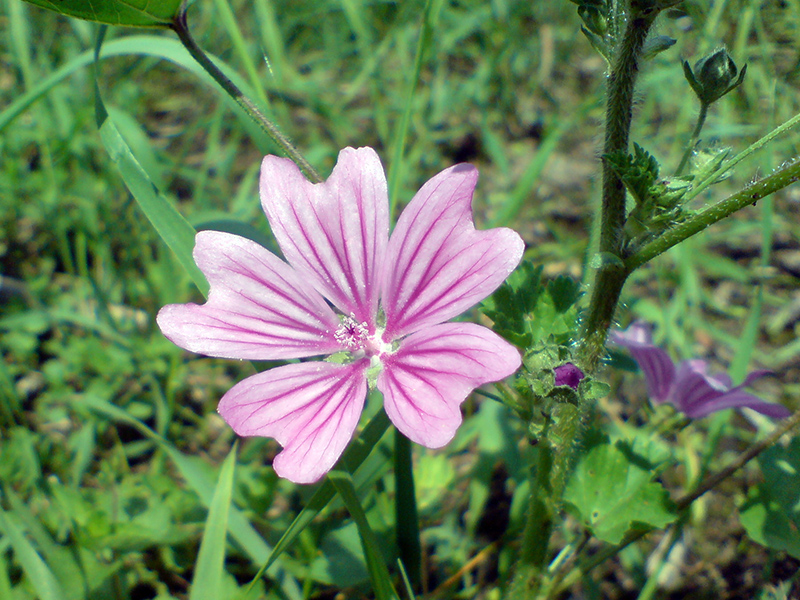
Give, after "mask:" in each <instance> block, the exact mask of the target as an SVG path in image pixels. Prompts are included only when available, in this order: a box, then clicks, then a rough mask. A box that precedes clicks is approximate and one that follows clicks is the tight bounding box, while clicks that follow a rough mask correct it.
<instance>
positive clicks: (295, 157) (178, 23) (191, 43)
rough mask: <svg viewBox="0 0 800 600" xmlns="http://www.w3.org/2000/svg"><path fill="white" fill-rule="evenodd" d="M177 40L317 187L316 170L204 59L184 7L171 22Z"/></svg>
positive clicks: (224, 76) (214, 66) (262, 114)
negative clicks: (188, 22)
mask: <svg viewBox="0 0 800 600" xmlns="http://www.w3.org/2000/svg"><path fill="white" fill-rule="evenodd" d="M170 28H171V29H172V30H173V31H174V32H175V33H176V34H177V36H178V39H180V41H181V43H182V44H183V46H184V48H186V50H187V51H188V52H189V54H191V55H192V57H193V58H194V59H195V60H196V61H197V62H198V63H199V64H200V66H201V67H203V69H205V71H206V73H208V74H209V75H210V76H211V77H212V78H213V79H214V81H216V82H217V83H218V84H219V85H220V86H221V87H222V89H223V90H225V92H226V93H227V94H228V95H229V96H230V97H231V98H233V99H234V100H235V101H236V103H237V104H238V105H239V106H241V107H242V108H243V109H244V111H245V112H246V113H247V114H248V115H249V116H250V118H251V119H253V120H254V121H255V122H256V123H258V125H259V126H260V127H261V128H262V129H263V130H264V131H265V132H266V133H267V135H269V137H270V138H272V141H274V142H275V144H277V146H278V147H279V148H280V149H281V150H282V151H283V152H284V153H285V154H286V156H288V157H289V158H290V159H292V161H293V162H294V163H295V164H296V165H297V166H298V167H300V170H301V171H302V172H303V174H304V175H305V176H306V177H308V179H309V180H310V181H312V182H313V183H319V182H321V181H322V177H320V174H319V173H317V171H316V169H314V167H312V166H311V164H310V163H309V162H308V161H307V160H306V159H305V157H304V156H303V155H302V154H300V152H299V151H298V150H297V148H295V146H294V144H292V143H291V142H290V141H289V138H287V137H286V136H285V135H284V134H283V133H282V132H281V130H280V129H278V126H277V125H275V123H273V122H272V121H270V120H269V119H268V118H267V117H266V116H264V113H262V112H261V111H260V110H259V108H258V107H257V106H256V105H255V103H254V102H253V101H252V100H250V98H248V97H247V96H245V95H244V93H243V92H242V90H240V89H239V88H238V87H237V86H236V84H235V83H233V82H232V81H231V80H230V79H229V78H228V77H227V76H226V75H225V74H224V73H223V72H222V71H220V70H219V68H218V67H217V65H215V64H214V62H213V61H212V60H211V59H210V58H209V57H208V55H207V54H206V53H205V52H204V51H203V49H202V48H201V47H200V46H199V45H198V44H197V42H196V41H195V40H194V38H193V37H192V35H191V33H189V27H188V26H187V23H186V7H184V8H183V9H182V10H181V12H180V13H179V14H178V16H177V17H176V18H175V21H174V22H173V23H172V25H171V27H170Z"/></svg>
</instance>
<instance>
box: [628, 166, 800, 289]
mask: <svg viewBox="0 0 800 600" xmlns="http://www.w3.org/2000/svg"><path fill="white" fill-rule="evenodd" d="M797 181H800V159H796V160H794V161H793V162H791V163H789V164H788V165H786V166H785V167H783V168H781V169H778V170H777V171H775V172H774V173H773V174H772V175H769V176H768V177H765V178H764V179H761V180H760V181H757V182H755V183H752V184H750V185H749V186H747V187H746V188H744V189H743V190H740V191H738V192H736V193H735V194H733V195H731V196H729V197H727V198H725V199H724V200H721V201H720V202H717V203H716V204H714V205H713V206H709V207H708V208H706V209H705V210H702V211H700V212H699V213H697V214H696V215H695V216H693V217H691V218H689V219H687V220H686V221H684V222H682V223H679V224H677V225H675V226H674V227H672V228H670V229H668V230H667V231H666V232H664V234H663V235H661V236H659V237H657V238H656V239H654V240H653V241H651V242H649V243H647V244H645V245H644V246H642V248H641V249H640V250H639V251H638V252H636V253H635V254H633V255H631V256H629V257H627V258H626V259H625V261H624V270H623V272H624V273H625V274H626V276H627V274H629V273H631V272H632V271H633V270H634V269H637V268H639V267H641V266H642V265H643V264H645V263H647V262H649V261H651V260H653V259H654V258H655V257H656V256H658V255H659V254H663V253H664V252H666V251H667V250H669V249H670V248H672V247H673V246H676V245H677V244H680V243H681V242H682V241H684V240H685V239H687V238H690V237H692V236H693V235H695V234H697V233H700V232H701V231H703V230H704V229H706V228H707V227H709V226H710V225H713V224H714V223H716V222H718V221H721V220H722V219H724V218H725V217H728V216H730V215H732V214H733V213H735V212H736V211H737V210H741V209H742V208H744V207H746V206H749V205H751V204H755V203H756V202H758V201H759V200H761V199H762V198H764V197H766V196H769V195H770V194H774V193H775V192H777V191H778V190H781V189H783V188H785V187H787V186H789V185H791V184H793V183H796V182H797Z"/></svg>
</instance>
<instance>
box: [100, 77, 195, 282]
mask: <svg viewBox="0 0 800 600" xmlns="http://www.w3.org/2000/svg"><path fill="white" fill-rule="evenodd" d="M95 92H96V93H95V110H96V113H97V126H98V128H99V129H100V138H101V139H102V140H103V145H104V146H105V147H106V150H107V151H108V154H109V156H110V157H111V160H112V161H114V163H115V164H116V165H117V167H118V168H119V171H120V174H121V175H122V179H123V181H125V185H126V186H127V187H128V189H129V190H130V192H131V194H132V195H133V197H134V198H135V199H136V202H137V203H138V204H139V207H140V208H141V209H142V211H143V212H144V214H145V216H147V218H148V219H149V220H150V222H151V223H152V224H153V227H154V228H155V230H156V231H157V232H158V234H159V235H160V236H161V239H162V240H164V243H165V244H166V245H167V246H168V247H169V248H170V249H171V250H172V251H173V252H174V253H175V256H176V257H177V258H178V262H180V263H181V265H182V266H183V268H184V269H186V272H187V273H189V275H190V276H191V278H192V281H194V283H195V285H196V286H197V288H198V289H199V290H200V291H201V292H202V293H203V295H208V287H209V286H208V282H207V281H206V278H205V276H204V275H203V273H202V272H201V271H200V269H198V268H197V265H196V264H195V262H194V258H193V257H192V250H193V249H194V237H195V234H196V232H195V230H194V227H192V226H191V225H190V224H189V222H188V221H187V220H186V219H184V218H183V215H181V214H180V213H179V212H178V210H177V209H176V208H175V207H174V206H173V205H172V203H171V202H170V201H169V200H167V198H165V197H164V196H163V195H162V194H161V192H159V191H158V189H157V188H156V186H155V184H153V181H152V179H151V178H150V176H149V175H148V174H147V172H146V171H145V170H144V168H142V165H141V164H140V163H139V162H138V161H137V160H136V157H135V156H134V155H133V152H132V151H131V148H130V146H128V143H127V142H126V141H125V139H124V138H123V137H122V136H121V135H120V133H119V130H118V129H117V127H116V125H115V124H114V122H113V121H112V120H111V118H110V117H109V115H108V112H107V111H106V108H105V105H104V104H103V99H102V98H101V97H100V90H99V88H97V87H95Z"/></svg>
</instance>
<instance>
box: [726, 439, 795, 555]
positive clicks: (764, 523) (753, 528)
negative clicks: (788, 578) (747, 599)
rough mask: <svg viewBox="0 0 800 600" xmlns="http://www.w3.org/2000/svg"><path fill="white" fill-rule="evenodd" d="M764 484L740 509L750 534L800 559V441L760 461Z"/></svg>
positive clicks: (767, 453)
mask: <svg viewBox="0 0 800 600" xmlns="http://www.w3.org/2000/svg"><path fill="white" fill-rule="evenodd" d="M758 462H759V464H760V465H761V470H762V471H763V473H764V483H762V484H761V485H760V486H759V487H758V488H757V490H756V491H755V493H753V494H751V496H750V498H749V499H748V500H747V502H746V503H745V504H744V506H742V508H741V509H740V510H739V513H740V518H741V521H742V525H744V528H745V530H746V531H747V534H748V535H749V536H750V537H751V538H753V539H754V540H755V541H757V542H758V543H759V544H762V545H763V546H767V547H768V548H772V549H774V550H785V551H786V552H788V553H789V554H791V555H792V556H794V557H795V558H799V559H800V438H797V437H795V438H794V439H793V440H792V441H791V443H790V444H789V446H788V447H786V448H783V447H781V446H773V447H772V448H770V449H769V450H766V451H765V452H764V453H763V454H762V455H761V456H759V458H758Z"/></svg>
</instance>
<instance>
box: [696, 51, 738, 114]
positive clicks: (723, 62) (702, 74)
mask: <svg viewBox="0 0 800 600" xmlns="http://www.w3.org/2000/svg"><path fill="white" fill-rule="evenodd" d="M746 71H747V65H745V66H744V67H742V70H741V71H739V69H738V68H737V66H736V63H734V62H733V59H732V58H731V56H730V54H728V51H727V50H725V48H720V49H719V50H715V51H714V52H712V53H711V54H709V55H708V56H706V57H705V58H701V59H700V60H698V61H697V62H696V63H695V64H694V69H692V68H691V67H690V66H689V63H688V62H686V61H684V62H683V73H684V75H685V76H686V80H687V81H688V82H689V85H691V86H692V89H693V90H694V93H695V94H697V97H698V98H699V99H700V102H701V103H702V104H705V105H706V106H709V105H710V104H713V103H714V102H716V101H717V100H719V99H720V98H722V97H723V96H724V95H725V94H727V93H728V92H730V91H731V90H732V89H734V88H736V87H738V86H739V85H740V84H741V83H742V81H744V74H745V72H746Z"/></svg>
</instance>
